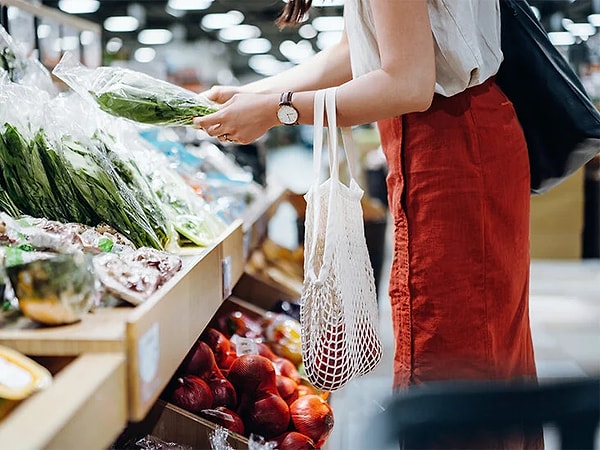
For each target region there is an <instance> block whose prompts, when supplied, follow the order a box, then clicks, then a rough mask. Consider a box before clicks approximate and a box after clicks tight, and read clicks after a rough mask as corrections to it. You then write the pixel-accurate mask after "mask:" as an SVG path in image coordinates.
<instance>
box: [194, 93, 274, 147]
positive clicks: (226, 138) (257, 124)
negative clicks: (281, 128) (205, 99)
mask: <svg viewBox="0 0 600 450" xmlns="http://www.w3.org/2000/svg"><path fill="white" fill-rule="evenodd" d="M213 89H214V91H213V92H214V95H220V96H222V97H220V98H224V97H226V96H228V95H229V96H230V97H229V98H228V100H226V101H225V103H223V105H222V106H221V108H219V110H218V111H217V112H215V113H212V114H209V115H207V116H203V117H196V118H194V126H195V127H196V128H201V129H203V130H204V131H206V133H208V134H209V135H210V136H214V137H217V138H218V139H219V140H220V141H223V142H235V143H237V144H250V143H252V142H254V141H255V140H257V139H258V138H259V137H261V136H262V135H263V134H265V133H266V132H267V131H269V129H271V128H273V127H274V126H277V125H279V124H280V123H279V120H278V119H277V108H278V104H279V95H277V94H250V93H242V92H239V89H238V92H232V90H231V89H229V88H222V87H216V88H213ZM213 89H211V90H213ZM207 92H210V91H207ZM211 95H212V94H211ZM215 101H216V100H215Z"/></svg>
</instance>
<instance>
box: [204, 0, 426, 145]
mask: <svg viewBox="0 0 600 450" xmlns="http://www.w3.org/2000/svg"><path fill="white" fill-rule="evenodd" d="M371 8H372V11H373V18H374V21H375V28H376V33H377V41H378V45H379V50H380V58H381V68H380V69H378V70H375V71H373V72H370V73H368V74H366V75H363V76H361V77H358V78H356V79H353V80H350V65H349V62H346V65H345V66H344V65H340V66H333V67H337V68H338V69H340V68H343V67H345V68H346V70H345V71H344V70H342V71H341V72H339V73H337V72H336V73H334V74H331V73H330V71H329V68H330V67H332V66H329V65H328V64H325V61H327V60H326V58H327V57H328V55H329V57H330V58H332V59H333V60H337V58H338V55H337V53H335V49H334V50H332V51H331V52H324V55H325V56H322V55H319V56H316V57H315V59H316V60H317V61H320V62H321V64H320V65H319V64H317V67H318V71H317V70H315V71H314V72H311V70H314V69H313V68H312V67H311V66H310V65H307V66H305V67H308V69H306V70H307V71H306V72H304V70H305V68H298V71H294V69H292V70H290V71H288V72H286V73H285V74H284V75H281V76H276V77H273V78H269V79H267V80H268V81H267V80H265V81H264V82H263V81H261V82H257V83H256V84H254V87H251V89H252V91H253V92H260V91H262V90H263V89H264V90H266V92H267V93H262V94H256V93H244V92H242V93H239V94H236V95H234V96H233V97H231V98H230V99H229V100H228V101H227V102H226V103H225V104H224V105H223V108H222V109H221V110H220V111H219V112H217V113H214V114H211V115H209V116H206V117H203V118H198V119H196V122H195V123H196V125H198V126H201V127H203V128H205V129H206V130H207V132H208V133H209V134H211V135H213V136H220V135H223V134H228V135H229V136H230V137H231V138H232V139H234V140H236V141H238V142H240V143H247V142H251V141H253V140H255V139H257V138H258V137H260V136H261V135H262V134H264V133H265V132H266V131H267V130H268V129H270V128H272V127H274V126H277V125H279V122H278V120H277V117H276V110H277V103H278V100H279V94H280V93H281V92H282V91H284V90H294V91H295V92H296V93H295V94H294V97H293V103H294V106H295V107H296V108H297V109H298V111H299V117H300V118H299V121H300V123H303V124H312V121H313V101H314V91H315V90H317V89H321V88H324V87H329V86H331V85H335V84H336V81H341V82H342V83H343V84H341V86H340V87H339V89H338V93H337V113H338V125H339V126H351V125H357V124H363V123H371V122H375V121H377V120H380V119H384V118H388V117H394V116H398V115H401V114H405V113H409V112H414V111H423V110H426V109H427V108H428V107H429V105H430V104H431V100H432V98H433V91H434V86H435V60H434V51H433V37H432V32H431V25H430V22H429V14H428V11H427V3H426V0H371ZM340 45H342V46H345V48H346V52H347V42H344V40H343V41H342V43H341V44H340ZM340 48H343V47H340ZM340 53H341V52H340ZM346 54H348V53H346ZM320 58H323V59H320ZM345 60H346V61H348V60H349V59H345ZM333 67H332V68H333ZM290 73H291V74H292V75H290ZM294 73H295V74H296V75H294ZM304 76H305V77H306V79H304V78H303V77H304ZM271 82H275V84H274V85H271V84H269V83H271ZM250 86H252V85H250ZM303 88H304V89H309V90H302V89H303Z"/></svg>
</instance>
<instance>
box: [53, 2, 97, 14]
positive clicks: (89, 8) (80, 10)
mask: <svg viewBox="0 0 600 450" xmlns="http://www.w3.org/2000/svg"><path fill="white" fill-rule="evenodd" d="M58 7H59V8H60V9H61V10H62V11H64V12H66V13H69V14H89V13H95V12H96V11H98V8H100V2H99V1H98V0H60V1H59V2H58Z"/></svg>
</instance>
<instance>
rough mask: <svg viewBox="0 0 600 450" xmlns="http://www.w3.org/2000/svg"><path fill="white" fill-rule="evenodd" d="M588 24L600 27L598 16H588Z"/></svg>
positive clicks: (599, 15) (599, 17)
mask: <svg viewBox="0 0 600 450" xmlns="http://www.w3.org/2000/svg"><path fill="white" fill-rule="evenodd" d="M588 22H589V23H591V24H592V25H594V26H595V27H600V14H590V15H589V16H588Z"/></svg>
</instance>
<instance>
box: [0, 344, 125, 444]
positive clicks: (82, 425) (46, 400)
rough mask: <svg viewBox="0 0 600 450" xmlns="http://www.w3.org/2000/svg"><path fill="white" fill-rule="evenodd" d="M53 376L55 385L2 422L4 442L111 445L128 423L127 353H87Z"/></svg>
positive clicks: (11, 413) (30, 398) (36, 394)
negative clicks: (125, 354)
mask: <svg viewBox="0 0 600 450" xmlns="http://www.w3.org/2000/svg"><path fill="white" fill-rule="evenodd" d="M54 359H55V360H56V359H65V358H54ZM42 364H43V363H42ZM62 364H63V363H61V365H62ZM43 365H46V364H43ZM48 369H49V370H51V372H54V370H52V369H51V368H50V367H48ZM53 375H54V376H53V381H52V384H51V385H50V386H49V387H47V388H46V389H45V390H43V391H40V392H37V393H35V394H33V395H32V396H31V397H29V398H27V399H25V400H23V401H22V402H21V403H19V404H18V405H17V406H16V407H15V408H14V409H13V410H12V411H11V412H10V413H9V414H8V416H7V417H5V418H4V419H3V420H2V421H0V443H1V447H2V448H4V449H19V450H37V449H40V448H44V449H49V450H52V449H56V450H64V449H66V448H85V449H88V450H94V449H106V448H108V447H109V446H110V444H111V443H112V441H113V440H114V439H115V438H116V437H117V436H118V435H119V433H121V431H122V430H123V427H124V426H125V425H126V423H127V404H126V392H125V390H126V377H125V357H124V355H123V354H117V353H92V354H83V355H80V356H78V357H75V358H71V359H69V361H68V362H66V365H65V366H64V367H61V370H59V371H58V373H56V374H53Z"/></svg>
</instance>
